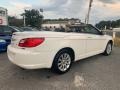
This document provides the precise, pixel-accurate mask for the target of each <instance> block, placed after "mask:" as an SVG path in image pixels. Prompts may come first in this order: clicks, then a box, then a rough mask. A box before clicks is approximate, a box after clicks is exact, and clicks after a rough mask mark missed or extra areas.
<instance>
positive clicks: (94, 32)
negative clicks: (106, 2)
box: [84, 25, 100, 35]
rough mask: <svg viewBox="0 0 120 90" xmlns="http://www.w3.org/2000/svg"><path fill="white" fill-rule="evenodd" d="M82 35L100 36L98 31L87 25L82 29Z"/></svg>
mask: <svg viewBox="0 0 120 90" xmlns="http://www.w3.org/2000/svg"><path fill="white" fill-rule="evenodd" d="M84 33H90V34H97V35H100V31H98V30H97V29H96V28H94V27H93V26H91V25H88V26H86V27H85V28H84Z"/></svg>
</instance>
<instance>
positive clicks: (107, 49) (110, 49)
mask: <svg viewBox="0 0 120 90" xmlns="http://www.w3.org/2000/svg"><path fill="white" fill-rule="evenodd" d="M111 52H112V43H110V42H109V43H108V44H107V46H106V49H105V51H104V53H103V54H104V55H106V56H108V55H110V54H111Z"/></svg>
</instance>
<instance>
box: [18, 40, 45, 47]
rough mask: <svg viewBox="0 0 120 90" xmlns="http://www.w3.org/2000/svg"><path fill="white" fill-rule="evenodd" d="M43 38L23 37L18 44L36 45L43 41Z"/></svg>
mask: <svg viewBox="0 0 120 90" xmlns="http://www.w3.org/2000/svg"><path fill="white" fill-rule="evenodd" d="M44 40H45V38H25V39H22V40H20V42H19V45H18V46H20V47H28V48H31V47H36V46H38V45H40V44H42V43H43V42H44Z"/></svg>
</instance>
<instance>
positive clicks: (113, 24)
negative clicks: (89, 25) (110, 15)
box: [95, 19, 120, 30]
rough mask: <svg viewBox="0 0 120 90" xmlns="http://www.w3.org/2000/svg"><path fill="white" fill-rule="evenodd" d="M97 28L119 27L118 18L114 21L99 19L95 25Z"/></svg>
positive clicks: (119, 21)
mask: <svg viewBox="0 0 120 90" xmlns="http://www.w3.org/2000/svg"><path fill="white" fill-rule="evenodd" d="M95 26H96V27H97V28H99V29H101V30H103V29H105V27H106V29H111V28H117V27H120V19H119V20H116V21H100V22H99V23H97V24H96V25H95Z"/></svg>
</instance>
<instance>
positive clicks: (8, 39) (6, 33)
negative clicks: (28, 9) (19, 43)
mask: <svg viewBox="0 0 120 90" xmlns="http://www.w3.org/2000/svg"><path fill="white" fill-rule="evenodd" d="M13 30H14V29H12V28H11V27H9V26H3V32H4V40H6V42H7V45H9V44H10V43H11V37H12V33H13Z"/></svg>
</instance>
